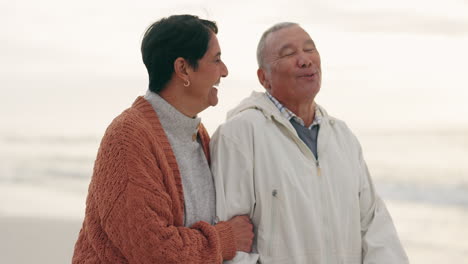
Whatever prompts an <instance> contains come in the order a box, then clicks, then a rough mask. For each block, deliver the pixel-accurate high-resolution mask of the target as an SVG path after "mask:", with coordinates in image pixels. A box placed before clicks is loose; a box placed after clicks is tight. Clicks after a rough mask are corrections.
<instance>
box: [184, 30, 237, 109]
mask: <svg viewBox="0 0 468 264" xmlns="http://www.w3.org/2000/svg"><path fill="white" fill-rule="evenodd" d="M188 74H189V80H190V86H188V87H187V89H186V91H187V93H188V94H189V95H190V97H192V98H193V100H197V101H198V102H200V104H202V106H203V109H205V108H207V107H208V106H215V105H216V104H217V103H218V89H217V88H216V86H218V84H219V82H220V81H221V78H222V77H226V76H227V75H228V69H227V67H226V65H225V64H224V62H223V61H222V60H221V48H220V47H219V43H218V38H217V37H216V35H215V34H214V33H212V34H211V38H210V42H209V43H208V49H207V51H206V53H205V55H204V56H203V57H202V58H201V59H200V60H199V61H198V68H197V69H196V70H194V69H193V68H190V69H189V71H188Z"/></svg>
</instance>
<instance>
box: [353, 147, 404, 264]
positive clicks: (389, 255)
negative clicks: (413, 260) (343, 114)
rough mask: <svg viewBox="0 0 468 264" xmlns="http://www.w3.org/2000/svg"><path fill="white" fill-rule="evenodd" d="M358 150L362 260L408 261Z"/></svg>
mask: <svg viewBox="0 0 468 264" xmlns="http://www.w3.org/2000/svg"><path fill="white" fill-rule="evenodd" d="M359 149H360V153H359V166H360V170H361V187H360V192H359V202H360V210H361V212H360V214H361V235H362V252H363V263H364V264H373V263H379V264H386V263H388V264H404V263H409V261H408V257H407V256H406V253H405V251H404V249H403V247H402V245H401V242H400V240H399V238H398V234H397V231H396V229H395V226H394V224H393V221H392V218H391V216H390V213H389V212H388V210H387V208H386V206H385V204H384V202H383V200H382V199H381V198H380V197H379V196H378V195H377V194H376V192H375V188H374V185H373V183H372V180H371V177H370V174H369V170H368V168H367V165H366V163H365V161H364V158H363V155H362V150H361V148H360V147H359Z"/></svg>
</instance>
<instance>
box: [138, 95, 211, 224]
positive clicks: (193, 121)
mask: <svg viewBox="0 0 468 264" xmlns="http://www.w3.org/2000/svg"><path fill="white" fill-rule="evenodd" d="M144 98H145V99H146V100H147V101H148V102H149V103H150V104H151V105H152V106H153V108H154V110H155V112H156V113H157V115H158V117H159V121H160V122H161V125H162V126H163V128H164V131H165V132H166V135H167V138H168V139H169V143H170V144H171V147H172V150H173V152H174V155H175V157H176V160H177V165H178V167H179V171H180V175H181V178H182V186H183V189H184V200H185V206H184V208H185V212H184V216H185V218H184V224H185V226H187V227H189V226H191V225H193V224H194V223H196V222H198V221H205V222H208V223H210V224H214V220H215V215H216V214H215V199H216V198H215V189H214V183H213V176H212V174H211V171H210V168H209V165H208V161H207V160H206V156H205V153H204V152H203V147H202V145H201V143H200V142H199V139H198V137H197V136H196V135H197V129H198V125H199V124H200V122H201V119H200V118H199V117H196V118H190V117H187V116H186V115H184V114H182V113H181V112H179V110H177V109H176V108H175V107H173V106H172V105H171V104H169V103H168V102H167V101H166V100H164V99H163V98H162V97H161V96H159V95H158V94H156V93H153V92H151V91H149V90H148V91H147V93H146V95H145V96H144ZM194 135H195V136H194Z"/></svg>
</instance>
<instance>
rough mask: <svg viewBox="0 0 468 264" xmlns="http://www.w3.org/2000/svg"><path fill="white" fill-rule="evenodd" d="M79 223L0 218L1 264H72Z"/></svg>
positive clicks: (77, 221)
mask: <svg viewBox="0 0 468 264" xmlns="http://www.w3.org/2000/svg"><path fill="white" fill-rule="evenodd" d="M81 223H82V222H81V220H76V221H73V220H58V219H45V218H43V219H41V218H25V217H0V234H1V236H0V256H1V257H0V258H1V260H0V262H1V263H5V264H23V263H24V264H26V263H28V264H30V263H36V264H42V263H44V264H45V263H48V264H65V263H71V257H72V254H73V247H74V246H75V242H76V239H77V237H78V232H79V231H80V228H81Z"/></svg>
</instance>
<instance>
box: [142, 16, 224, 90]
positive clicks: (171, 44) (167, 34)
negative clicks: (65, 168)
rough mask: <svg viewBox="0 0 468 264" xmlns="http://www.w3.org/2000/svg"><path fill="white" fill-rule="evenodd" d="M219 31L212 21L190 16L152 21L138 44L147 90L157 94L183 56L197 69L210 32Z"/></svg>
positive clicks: (204, 51)
mask: <svg viewBox="0 0 468 264" xmlns="http://www.w3.org/2000/svg"><path fill="white" fill-rule="evenodd" d="M212 32H214V33H215V34H217V33H218V27H217V26H216V23H215V22H214V21H209V20H204V19H200V18H198V17H197V16H192V15H174V16H170V17H167V18H163V19H161V20H159V21H156V22H155V23H153V24H152V25H151V26H149V28H148V29H147V30H146V32H145V35H144V37H143V41H142V43H141V55H142V57H143V62H144V63H145V66H146V69H147V70H148V75H149V89H150V90H151V91H152V92H155V93H158V92H160V91H162V90H163V89H164V87H165V86H166V84H167V83H168V82H169V80H170V79H171V77H172V74H173V73H174V61H175V60H176V59H177V58H179V57H182V58H184V59H186V60H187V62H188V63H189V65H190V66H191V67H192V68H194V69H197V67H198V60H199V59H201V58H202V57H203V55H205V53H206V51H207V49H208V43H209V41H210V38H211V33H212Z"/></svg>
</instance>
